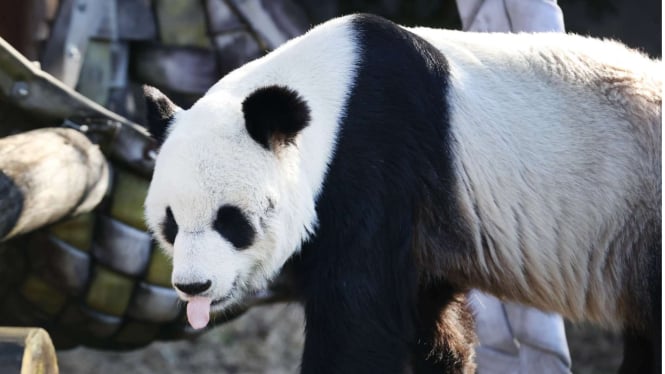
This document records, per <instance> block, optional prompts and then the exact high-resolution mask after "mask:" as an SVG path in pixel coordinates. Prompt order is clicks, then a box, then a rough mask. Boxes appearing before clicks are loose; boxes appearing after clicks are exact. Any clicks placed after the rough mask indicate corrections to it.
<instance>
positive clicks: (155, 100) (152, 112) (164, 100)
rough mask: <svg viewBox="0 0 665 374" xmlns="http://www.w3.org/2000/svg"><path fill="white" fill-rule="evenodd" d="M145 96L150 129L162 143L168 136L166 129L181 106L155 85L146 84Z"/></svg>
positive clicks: (158, 141)
mask: <svg viewBox="0 0 665 374" xmlns="http://www.w3.org/2000/svg"><path fill="white" fill-rule="evenodd" d="M143 97H144V99H145V109H146V120H147V126H148V131H149V132H150V135H152V137H153V138H155V140H157V143H158V144H160V145H161V144H162V143H163V142H164V139H165V138H166V130H167V129H168V127H169V124H170V123H171V121H172V120H173V116H174V115H175V113H176V112H177V111H179V110H180V108H179V107H178V106H177V105H175V104H174V103H173V102H172V101H171V100H170V99H169V98H168V97H166V95H164V94H163V93H162V92H161V91H160V90H158V89H156V88H155V87H151V86H148V85H144V86H143Z"/></svg>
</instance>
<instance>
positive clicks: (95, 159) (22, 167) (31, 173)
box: [0, 128, 109, 241]
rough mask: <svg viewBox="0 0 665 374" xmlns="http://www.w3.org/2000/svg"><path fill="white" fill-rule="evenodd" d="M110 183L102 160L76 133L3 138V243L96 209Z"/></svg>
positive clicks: (0, 233)
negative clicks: (64, 218) (65, 218)
mask: <svg viewBox="0 0 665 374" xmlns="http://www.w3.org/2000/svg"><path fill="white" fill-rule="evenodd" d="M108 184H109V168H108V165H107V162H106V159H105V158H104V155H103V154H102V153H101V151H100V150H99V148H98V147H97V146H96V145H94V144H92V143H91V142H90V141H89V140H88V138H86V137H85V136H84V135H83V134H81V133H80V132H78V131H76V130H72V129H65V128H46V129H39V130H34V131H28V132H24V133H20V134H17V135H12V136H8V137H5V138H0V241H3V240H5V239H9V238H11V237H13V236H16V235H18V234H21V233H25V232H29V231H31V230H34V229H36V228H38V227H41V226H43V225H45V224H48V223H52V222H55V221H57V220H59V219H61V218H63V217H66V216H69V215H75V214H78V213H83V212H87V211H90V210H92V209H93V208H94V207H95V206H96V205H97V204H98V203H99V202H100V201H101V199H102V198H103V197H104V193H105V192H106V190H107V188H108Z"/></svg>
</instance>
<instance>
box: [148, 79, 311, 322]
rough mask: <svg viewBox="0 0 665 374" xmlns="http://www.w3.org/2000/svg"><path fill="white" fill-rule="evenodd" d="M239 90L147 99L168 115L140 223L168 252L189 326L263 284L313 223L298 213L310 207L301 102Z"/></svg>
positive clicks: (278, 92) (287, 91)
mask: <svg viewBox="0 0 665 374" xmlns="http://www.w3.org/2000/svg"><path fill="white" fill-rule="evenodd" d="M242 91H245V92H242ZM241 92H242V93H237V92H236V93H232V90H217V91H211V92H210V93H208V94H207V95H206V96H204V97H203V98H201V99H200V100H199V101H198V102H197V103H196V104H194V105H193V106H192V108H190V109H188V110H180V111H177V110H163V106H164V105H163V104H164V102H165V101H164V100H163V98H162V100H155V97H152V98H151V97H149V96H146V100H147V103H148V113H150V112H151V110H150V108H151V107H155V105H157V104H161V107H160V108H159V109H162V110H160V111H158V112H157V113H160V114H162V115H161V117H160V116H158V117H159V120H161V121H162V122H170V128H169V130H168V134H167V136H166V140H165V141H164V143H163V144H162V146H161V148H160V151H159V154H158V157H157V160H156V164H155V170H154V174H153V178H152V182H151V185H150V188H149V191H148V196H147V198H146V202H145V210H146V220H147V222H148V226H149V227H150V229H151V230H152V232H153V233H154V235H155V237H156V238H157V240H158V241H159V242H160V244H161V246H162V247H163V248H164V249H165V250H166V252H167V253H168V254H170V255H171V256H172V259H173V274H172V282H173V285H174V287H175V288H176V290H177V291H178V293H179V295H180V297H181V298H182V299H183V300H185V301H187V302H188V303H189V305H188V316H189V319H190V322H191V323H192V325H193V326H194V327H203V326H205V325H206V324H207V318H208V317H207V316H208V314H209V313H210V311H211V309H212V311H213V312H214V311H217V310H222V309H225V308H227V307H229V306H231V305H234V304H236V303H238V302H239V301H241V300H242V299H243V298H244V297H246V296H248V294H251V293H253V292H257V291H258V290H261V289H262V288H264V287H265V286H266V285H267V282H268V281H269V280H270V279H271V277H273V276H274V275H275V274H276V273H277V272H278V271H279V269H280V268H281V267H282V265H283V264H284V263H285V262H286V260H287V259H288V258H289V257H290V256H291V255H292V254H293V253H294V252H295V251H296V250H297V249H298V247H299V244H300V243H301V242H302V240H303V236H306V232H309V230H310V228H307V227H305V228H304V229H303V223H302V221H303V220H302V219H301V217H299V216H298V214H299V213H298V212H300V213H301V216H302V214H305V215H307V214H309V215H311V214H313V213H312V212H313V207H312V204H313V203H303V201H304V200H307V199H304V197H305V196H307V195H309V199H310V200H311V199H312V198H311V193H310V192H308V191H303V189H304V188H305V187H304V184H303V181H302V175H301V171H300V168H299V155H298V145H297V143H298V139H299V134H300V132H301V130H303V129H304V128H305V127H306V126H307V125H308V124H309V122H310V111H309V107H308V105H307V103H306V102H305V101H304V100H303V98H302V97H301V96H300V95H299V94H298V93H297V92H296V91H294V90H293V89H291V88H289V87H286V86H281V85H268V86H261V87H254V88H252V89H251V90H250V89H244V90H241ZM153 96H154V95H153ZM153 112H154V111H153ZM164 117H167V118H166V119H165V118H164ZM303 210H308V211H309V212H305V213H303V212H302V211H303ZM197 316H198V317H197ZM196 325H198V326H196Z"/></svg>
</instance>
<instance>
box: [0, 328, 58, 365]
mask: <svg viewBox="0 0 665 374" xmlns="http://www.w3.org/2000/svg"><path fill="white" fill-rule="evenodd" d="M0 373H7V374H14V373H15V374H19V373H20V374H58V359H57V357H56V354H55V348H54V347H53V342H52V341H51V337H50V336H49V335H48V333H47V332H46V331H45V330H43V329H40V328H29V327H0Z"/></svg>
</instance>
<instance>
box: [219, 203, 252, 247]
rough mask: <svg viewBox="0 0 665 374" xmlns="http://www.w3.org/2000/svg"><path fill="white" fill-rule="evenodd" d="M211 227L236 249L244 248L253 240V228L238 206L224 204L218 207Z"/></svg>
mask: <svg viewBox="0 0 665 374" xmlns="http://www.w3.org/2000/svg"><path fill="white" fill-rule="evenodd" d="M213 227H214V229H215V230H216V231H217V232H218V233H219V234H220V235H221V236H222V237H224V238H225V239H226V240H228V241H229V242H231V244H233V246H234V247H236V248H237V249H245V248H247V247H249V246H250V245H252V242H253V241H254V235H255V232H254V228H253V227H252V225H251V224H250V223H249V220H248V219H247V217H245V215H244V214H243V213H242V211H241V210H240V209H239V208H238V207H235V206H231V205H224V206H223V207H221V208H219V210H218V211H217V218H216V219H215V222H214V223H213Z"/></svg>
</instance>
